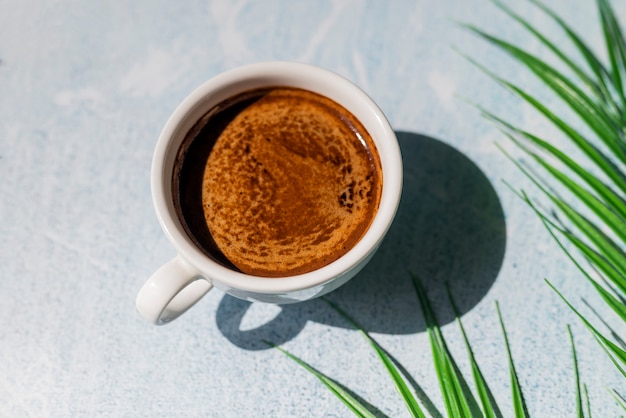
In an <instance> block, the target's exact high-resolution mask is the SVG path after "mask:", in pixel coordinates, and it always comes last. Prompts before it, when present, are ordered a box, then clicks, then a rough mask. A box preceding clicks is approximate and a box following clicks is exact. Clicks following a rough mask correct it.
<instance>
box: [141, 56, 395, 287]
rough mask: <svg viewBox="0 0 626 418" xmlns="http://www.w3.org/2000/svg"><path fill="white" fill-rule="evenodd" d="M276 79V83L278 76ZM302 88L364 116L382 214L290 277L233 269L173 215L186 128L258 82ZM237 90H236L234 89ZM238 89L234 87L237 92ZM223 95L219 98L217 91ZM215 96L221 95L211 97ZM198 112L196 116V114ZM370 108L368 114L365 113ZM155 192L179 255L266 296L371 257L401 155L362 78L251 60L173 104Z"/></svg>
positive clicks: (161, 142)
mask: <svg viewBox="0 0 626 418" xmlns="http://www.w3.org/2000/svg"><path fill="white" fill-rule="evenodd" d="M274 80H275V81H276V82H277V84H272V81H274ZM272 85H273V86H279V85H282V86H288V87H300V88H304V89H307V90H310V91H313V92H316V93H319V94H322V95H325V96H327V97H329V98H331V99H332V100H335V101H336V102H338V103H339V104H341V105H342V106H344V107H346V109H348V110H349V111H350V112H352V113H353V114H355V116H356V117H357V118H358V119H359V120H360V121H361V123H362V124H363V125H364V126H365V128H366V129H367V130H368V132H369V133H370V136H371V137H372V139H373V140H374V143H375V144H376V147H377V150H378V155H379V158H380V162H381V167H382V174H383V187H382V193H381V199H380V204H379V207H378V211H377V212H376V216H375V217H374V219H373V221H372V223H371V225H370V226H369V228H368V229H367V231H366V232H365V234H364V235H363V237H361V239H360V240H359V241H358V242H357V243H356V244H355V245H354V246H353V247H352V248H351V249H350V250H349V251H348V252H347V253H345V254H344V255H343V256H341V257H340V258H338V259H337V260H335V261H333V262H331V263H330V264H327V265H325V266H323V267H321V268H319V269H316V270H313V271H311V272H307V273H303V274H298V275H292V276H285V277H271V278H268V277H262V276H253V275H249V274H246V273H242V272H239V271H235V270H231V269H229V268H228V267H225V266H223V265H221V264H219V263H218V262H216V261H214V260H212V259H211V258H210V257H208V256H207V255H205V254H204V253H203V252H202V251H201V250H200V249H199V248H197V246H196V245H195V244H194V243H193V241H192V240H191V238H190V237H189V236H188V235H187V234H186V232H185V231H184V229H183V227H182V225H181V224H180V221H179V220H178V217H177V215H176V213H175V210H174V207H173V202H172V197H171V175H172V166H173V158H172V155H175V154H176V153H177V151H178V148H179V146H180V142H182V138H181V135H182V136H183V137H184V135H185V134H186V133H187V131H188V129H189V128H190V127H191V126H187V128H186V129H185V126H186V125H189V124H190V123H195V121H197V119H198V118H199V115H200V113H203V112H204V113H205V112H206V111H208V110H209V109H210V107H212V105H210V104H208V100H209V98H210V100H212V103H213V105H214V104H217V103H219V102H221V101H222V100H224V99H225V98H227V97H228V96H232V95H234V94H237V92H243V91H245V90H249V89H252V88H258V87H262V86H265V87H270V86H272ZM229 89H230V90H232V92H231V93H230V94H228V91H229ZM235 91H236V92H235ZM220 95H222V96H223V97H222V98H220V97H219V96H220ZM213 96H216V97H213ZM194 112H195V113H196V114H197V115H196V117H192V116H191V115H193V114H194ZM364 113H367V119H365V118H364V115H363V114H364ZM151 191H152V197H153V205H154V208H155V212H156V214H157V218H158V220H159V223H160V225H161V228H162V229H163V231H164V232H165V234H166V236H167V237H168V239H169V241H170V242H171V243H172V245H173V246H174V248H175V249H176V251H177V253H178V255H179V256H180V257H182V258H183V259H184V260H185V261H186V262H188V263H189V264H190V265H191V266H192V267H194V268H195V269H196V270H198V273H199V275H201V276H203V277H205V278H206V279H208V280H210V281H211V282H212V283H213V284H214V285H215V286H217V287H220V286H221V287H224V286H225V287H227V288H233V289H238V290H242V291H247V292H255V293H263V294H284V293H290V292H295V291H299V290H304V289H310V288H313V287H316V286H318V285H322V284H324V283H327V282H330V281H332V280H334V279H337V278H339V277H342V276H345V275H347V274H349V273H350V272H351V271H352V270H353V268H354V267H355V266H357V265H359V264H361V262H362V261H364V260H366V259H367V258H368V257H369V256H370V255H371V254H372V253H373V252H374V251H375V250H376V249H377V247H378V246H379V244H380V242H381V241H382V239H383V237H384V236H385V235H386V232H387V231H388V229H389V227H390V226H391V223H392V222H393V219H394V217H395V213H396V211H397V208H398V205H399V202H400V195H401V192H402V157H401V154H400V147H399V145H398V141H397V138H396V135H395V133H394V131H393V130H392V128H391V126H390V124H389V122H388V121H387V118H386V117H385V115H384V114H383V112H382V110H381V109H380V108H379V107H378V105H377V104H376V103H375V102H374V101H373V100H372V99H371V98H370V97H369V96H368V95H367V94H366V93H365V92H364V91H363V90H362V89H361V88H359V87H358V86H357V85H356V84H354V83H353V82H351V81H350V80H348V79H347V78H344V77H343V76H341V75H339V74H337V73H335V72H332V71H330V70H327V69H324V68H321V67H318V66H314V65H311V64H304V63H298V62H290V61H269V62H261V63H255V64H248V65H244V66H241V67H237V68H234V69H231V70H228V71H226V72H223V73H220V74H218V75H216V76H214V77H213V78H211V79H209V80H207V81H205V82H204V83H202V84H200V85H199V86H198V87H196V88H195V89H194V90H193V91H192V92H191V93H190V94H189V95H188V96H187V97H186V98H185V99H184V100H183V101H182V102H181V103H180V104H179V105H178V107H177V108H176V109H175V110H174V112H173V113H172V114H171V116H170V117H169V119H168V120H167V122H166V124H165V126H164V128H163V129H162V131H161V134H160V135H159V138H158V140H157V144H156V147H155V151H154V155H153V159H152V170H151Z"/></svg>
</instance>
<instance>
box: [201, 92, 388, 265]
mask: <svg viewBox="0 0 626 418" xmlns="http://www.w3.org/2000/svg"><path fill="white" fill-rule="evenodd" d="M242 97H246V100H248V103H247V104H246V105H245V106H244V108H243V109H242V110H241V111H239V112H238V113H237V114H236V115H234V116H233V117H232V120H230V121H229V122H228V123H227V124H226V126H225V127H224V129H223V130H222V131H221V133H220V134H219V136H218V137H217V138H216V140H215V143H214V145H213V147H212V149H211V151H210V154H209V156H208V159H207V160H206V166H205V168H204V175H203V179H202V208H203V212H204V220H205V222H206V224H207V227H208V230H209V231H210V235H211V237H212V239H213V241H214V244H215V245H216V246H217V248H219V250H220V251H221V252H222V253H223V255H224V256H225V257H226V259H228V261H229V262H231V263H232V264H233V265H234V266H235V267H236V268H237V269H239V270H241V271H242V272H244V273H247V274H252V275H258V276H265V277H281V276H282V277H284V276H290V275H297V274H301V273H306V272H309V271H312V270H315V269H318V268H320V267H323V266H325V265H327V264H329V263H331V262H333V261H335V260H336V259H338V258H339V257H341V256H342V255H344V254H345V253H346V252H348V251H349V250H350V249H351V248H352V247H353V246H354V245H355V244H356V243H357V242H358V241H359V240H360V239H361V237H362V236H363V235H364V234H365V232H366V231H367V229H368V227H369V226H370V224H371V222H372V220H373V218H374V216H375V214H376V211H377V209H378V205H379V201H380V195H381V189H382V174H381V173H382V171H381V168H380V160H379V158H378V154H377V151H376V147H375V145H374V143H373V141H372V139H371V137H370V135H369V134H368V132H367V131H366V130H365V128H364V127H363V126H362V124H361V123H360V122H359V121H358V120H357V119H356V118H355V117H354V116H353V115H352V114H351V113H350V112H348V111H347V110H346V109H344V108H343V107H342V106H340V105H339V104H337V103H335V102H334V101H332V100H330V99H328V98H326V97H323V96H320V95H318V94H316V93H312V92H309V91H306V90H301V89H293V88H271V89H264V90H257V91H254V92H248V93H247V94H245V95H242ZM250 97H253V98H254V99H253V100H250ZM236 101H237V99H235V100H234V102H236ZM211 118H212V117H209V118H208V120H207V122H206V124H207V126H210V125H211Z"/></svg>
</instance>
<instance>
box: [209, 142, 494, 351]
mask: <svg viewBox="0 0 626 418" xmlns="http://www.w3.org/2000/svg"><path fill="white" fill-rule="evenodd" d="M396 135H397V137H398V141H399V143H400V149H401V151H402V158H403V163H404V187H403V192H402V198H401V200H400V206H399V208H398V213H397V215H396V218H395V220H394V223H393V225H392V226H391V228H390V230H389V232H388V234H387V236H386V237H385V240H384V241H383V243H382V244H381V246H380V248H379V250H378V252H377V253H376V254H375V255H374V257H373V258H372V260H371V261H370V263H369V264H368V265H367V266H366V267H365V268H364V269H363V270H362V271H361V272H360V273H359V274H358V275H357V276H356V277H354V278H353V279H352V280H351V281H350V282H348V283H347V284H345V285H344V286H342V287H341V288H339V289H337V290H335V291H334V292H332V293H330V294H329V295H327V296H326V297H327V298H328V299H330V300H332V301H333V302H335V303H336V304H338V305H339V306H341V307H342V309H344V310H345V311H346V312H347V313H348V314H349V315H350V316H352V317H353V318H354V319H355V320H356V321H357V322H358V323H359V324H360V325H361V326H363V327H364V328H365V329H366V330H367V331H369V332H374V333H385V334H410V333H418V332H423V331H424V330H425V323H424V319H423V317H422V314H421V310H420V308H419V302H418V299H417V296H416V294H415V291H414V289H413V285H412V283H411V276H410V274H415V275H417V276H418V277H419V279H420V281H421V283H422V285H423V286H424V288H425V289H426V291H427V293H428V297H429V299H430V300H431V303H432V305H433V309H434V311H435V314H436V315H437V320H438V322H439V324H440V325H445V324H447V323H449V322H451V321H452V320H454V318H455V315H454V312H453V310H452V309H451V307H450V302H449V298H448V293H447V290H446V287H447V288H448V289H449V290H450V294H451V295H452V297H453V299H454V302H455V304H456V307H457V309H458V311H459V314H460V315H463V314H465V313H466V312H468V311H469V310H471V309H472V308H473V307H474V306H476V304H477V303H478V302H479V301H480V300H481V299H482V298H483V297H484V296H485V294H486V293H487V292H488V291H489V289H490V288H491V286H492V285H493V283H494V281H495V279H496V277H497V275H498V272H499V271H500V268H501V266H502V261H503V258H504V252H505V247H506V224H505V218H504V212H503V210H502V206H501V204H500V200H499V199H498V196H497V194H496V192H495V190H494V188H493V186H492V185H491V183H490V182H489V180H488V179H487V177H486V176H485V175H484V174H483V172H482V171H481V170H480V169H479V168H478V167H477V166H476V165H475V164H474V163H473V162H472V161H471V160H470V159H468V158H467V157H466V156H464V155H463V154H462V153H460V152H459V151H457V150H456V149H454V148H452V147H451V146H449V145H446V144H445V143H443V142H441V141H439V140H437V139H434V138H431V137H428V136H425V135H420V134H417V133H413V132H396ZM250 305H251V303H250V302H247V301H244V300H240V299H237V298H234V297H232V296H229V295H225V296H224V297H223V298H222V300H221V301H220V304H219V306H218V309H217V313H216V322H217V326H218V328H219V330H220V332H221V333H222V334H223V335H224V336H225V337H226V338H227V339H228V340H229V341H230V342H231V343H233V344H235V345H237V346H239V347H241V348H244V349H248V350H260V349H266V348H268V345H266V344H265V343H264V342H263V340H269V341H272V342H273V343H275V344H282V343H285V342H287V341H289V340H291V339H293V338H294V337H296V336H297V335H298V334H299V333H300V331H301V330H302V329H303V328H304V327H305V326H306V323H307V322H308V321H314V322H318V323H322V324H326V325H332V326H336V327H341V328H350V327H351V325H349V324H348V323H347V322H346V321H345V320H344V319H343V318H342V317H341V316H340V315H338V314H337V313H336V312H335V311H334V310H333V309H332V308H331V307H330V306H329V305H328V304H327V303H325V302H324V301H322V300H312V301H308V302H302V303H298V304H292V305H282V306H281V311H280V313H279V314H278V315H277V316H276V317H274V319H272V320H271V321H269V322H267V323H266V324H264V325H262V326H260V327H258V328H255V329H251V330H245V331H242V330H241V327H240V325H241V322H242V320H243V318H244V316H245V314H246V312H247V310H248V308H249V307H250Z"/></svg>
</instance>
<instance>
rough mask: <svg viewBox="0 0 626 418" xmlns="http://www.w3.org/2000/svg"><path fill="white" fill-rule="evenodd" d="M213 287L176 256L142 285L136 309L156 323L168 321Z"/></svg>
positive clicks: (176, 316)
mask: <svg viewBox="0 0 626 418" xmlns="http://www.w3.org/2000/svg"><path fill="white" fill-rule="evenodd" d="M212 287H213V285H212V284H211V283H210V282H209V281H208V280H207V279H205V278H204V277H202V276H200V275H199V274H198V272H197V271H196V270H194V269H193V268H192V267H191V266H190V265H189V264H187V262H186V261H184V260H183V259H182V258H180V257H179V256H176V257H174V258H173V259H171V260H170V261H168V262H167V263H166V264H164V265H163V266H161V267H160V268H159V269H158V270H157V271H156V272H155V273H154V274H153V275H152V277H150V279H148V281H147V282H146V283H145V284H144V285H143V287H142V288H141V290H140V291H139V294H138V295H137V301H136V305H137V310H138V311H139V312H140V313H141V314H142V315H143V316H144V317H145V318H146V319H147V320H148V321H150V322H152V323H153V324H155V325H163V324H167V323H168V322H171V321H173V320H174V319H176V318H178V317H179V316H180V315H182V314H183V313H184V312H185V311H187V309H189V308H191V307H192V306H193V305H194V304H195V303H196V302H198V301H199V300H200V298H202V296H204V295H205V294H206V293H207V292H208V291H209V290H211V288H212Z"/></svg>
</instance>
